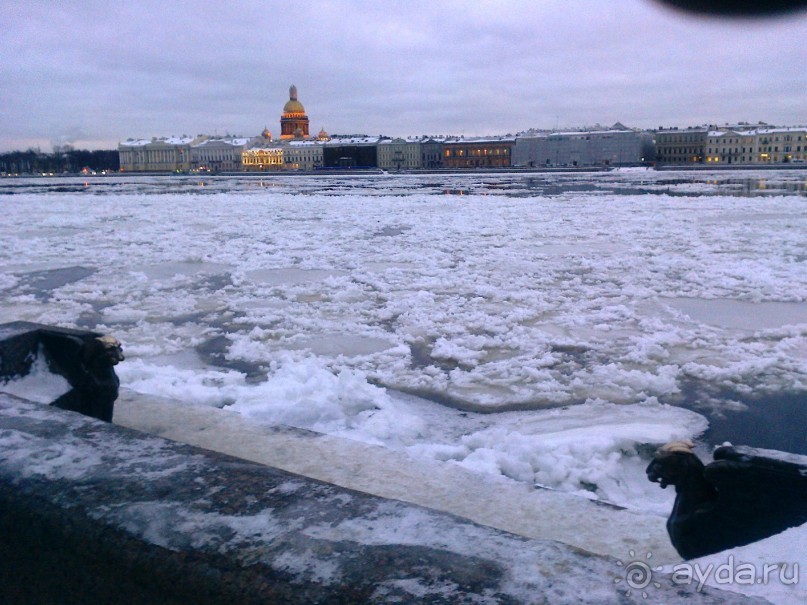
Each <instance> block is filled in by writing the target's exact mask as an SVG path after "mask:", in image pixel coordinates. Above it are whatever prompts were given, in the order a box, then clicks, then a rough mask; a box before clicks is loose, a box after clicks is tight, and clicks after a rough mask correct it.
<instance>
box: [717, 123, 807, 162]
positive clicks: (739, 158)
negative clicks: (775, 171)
mask: <svg viewBox="0 0 807 605" xmlns="http://www.w3.org/2000/svg"><path fill="white" fill-rule="evenodd" d="M794 160H795V161H797V162H803V161H806V160H807V129H805V128H801V127H798V128H770V127H766V128H754V129H749V130H739V129H736V130H735V129H727V130H713V131H710V132H709V135H708V138H707V142H706V163H707V164H715V165H718V164H783V163H789V162H792V161H794Z"/></svg>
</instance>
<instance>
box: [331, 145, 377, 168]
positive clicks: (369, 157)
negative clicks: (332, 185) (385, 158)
mask: <svg viewBox="0 0 807 605" xmlns="http://www.w3.org/2000/svg"><path fill="white" fill-rule="evenodd" d="M378 142H379V137H337V138H333V139H331V140H330V141H328V142H327V143H326V144H325V145H324V147H323V150H322V151H323V166H324V167H325V168H377V167H378Z"/></svg>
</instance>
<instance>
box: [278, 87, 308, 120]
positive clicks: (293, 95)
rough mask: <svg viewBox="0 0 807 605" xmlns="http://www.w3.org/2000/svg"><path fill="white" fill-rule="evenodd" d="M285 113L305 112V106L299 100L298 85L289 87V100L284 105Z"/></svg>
mask: <svg viewBox="0 0 807 605" xmlns="http://www.w3.org/2000/svg"><path fill="white" fill-rule="evenodd" d="M283 113H305V107H303V104H302V103H300V101H298V100H297V87H296V86H292V87H291V88H289V100H288V101H286V104H285V105H284V106H283Z"/></svg>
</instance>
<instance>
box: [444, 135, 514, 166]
mask: <svg viewBox="0 0 807 605" xmlns="http://www.w3.org/2000/svg"><path fill="white" fill-rule="evenodd" d="M514 146H515V139H509V138H501V139H498V138H497V139H493V138H491V139H467V140H466V139H460V140H457V139H454V140H452V139H447V140H446V141H445V142H444V143H443V167H444V168H508V167H510V166H511V165H512V162H511V158H512V155H513V147H514Z"/></svg>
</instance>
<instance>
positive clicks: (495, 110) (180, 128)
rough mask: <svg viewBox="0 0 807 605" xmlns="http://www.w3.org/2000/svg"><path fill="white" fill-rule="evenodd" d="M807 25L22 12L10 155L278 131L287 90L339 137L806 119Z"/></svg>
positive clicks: (530, 14)
mask: <svg viewBox="0 0 807 605" xmlns="http://www.w3.org/2000/svg"><path fill="white" fill-rule="evenodd" d="M23 9H24V10H23ZM805 24H807V17H805V16H803V15H799V16H798V17H792V18H789V19H778V20H773V21H770V20H767V21H765V22H747V21H742V22H737V21H730V22H724V21H718V20H714V19H695V18H692V17H689V16H682V15H681V14H679V13H677V12H675V11H668V10H665V9H663V8H660V6H659V5H658V3H656V2H652V1H650V0H620V2H618V3H617V2H612V1H611V0H577V1H576V2H574V3H569V2H565V1H562V0H542V1H541V2H536V1H533V0H529V1H504V0H500V1H494V0H489V1H484V0H480V1H477V2H472V3H471V2H460V1H453V0H447V1H443V2H424V1H421V0H408V1H405V2H404V1H394V0H388V1H386V2H369V1H365V0H358V1H348V0H335V1H328V2H326V1H316V0H313V1H311V2H306V3H298V4H297V5H295V6H294V7H293V8H291V7H289V6H287V5H286V4H281V3H250V2H246V1H234V2H229V3H220V2H213V1H211V0H197V1H196V2H154V1H152V0H144V1H142V2H137V3H128V4H124V5H121V6H120V7H116V9H115V10H109V5H108V4H107V3H102V2H95V1H91V2H78V1H75V0H65V1H64V2H60V3H58V4H56V5H54V4H50V3H47V4H45V3H29V4H25V5H24V6H23V5H16V6H12V7H11V9H10V10H6V11H4V12H2V13H0V27H2V30H3V31H4V32H10V33H7V34H5V35H4V36H3V37H2V38H0V54H1V55H2V56H3V57H11V58H13V60H9V61H4V62H3V64H2V65H0V78H2V80H3V82H4V86H3V88H2V89H1V90H0V107H2V109H0V148H9V147H10V146H11V145H12V144H14V145H16V144H18V143H19V141H24V140H31V141H33V140H42V139H43V138H44V139H45V140H48V139H50V138H52V137H54V136H57V135H58V134H60V133H64V132H68V129H73V130H75V131H77V132H81V133H82V136H83V137H85V138H86V140H94V141H99V140H100V141H106V145H107V146H114V145H115V144H116V143H117V141H118V140H121V139H125V138H127V137H129V136H151V135H164V134H181V133H193V134H195V133H200V132H212V131H214V130H218V131H219V132H223V131H229V132H238V133H241V134H257V133H258V132H260V130H261V129H262V128H263V127H264V126H269V128H270V130H274V131H277V130H278V125H277V122H278V120H279V116H280V111H281V108H282V106H283V104H284V103H285V101H286V100H287V91H288V86H289V85H290V84H296V85H297V87H298V89H299V91H300V100H301V101H302V102H303V104H304V105H305V107H306V109H307V111H308V114H309V117H310V118H311V120H312V124H314V125H316V128H317V129H318V128H319V127H321V126H324V127H325V128H326V129H327V130H328V131H329V132H366V133H368V134H379V133H385V134H390V135H406V134H422V133H458V134H459V133H464V134H492V133H497V132H499V133H505V132H515V131H517V130H520V129H523V128H528V127H532V126H535V127H551V126H553V125H554V124H555V123H556V122H560V123H561V124H564V125H569V126H571V125H582V124H587V123H592V122H601V123H609V122H612V121H616V120H621V121H623V122H625V123H627V124H630V125H636V126H644V127H653V126H657V125H660V124H666V125H672V124H681V125H686V124H688V123H691V122H696V123H697V122H701V121H715V120H722V119H723V118H724V117H725V120H731V119H733V116H736V115H739V114H742V115H743V116H744V117H745V118H746V119H749V120H752V121H755V120H758V119H764V120H768V121H771V122H777V123H783V124H791V123H798V122H807V115H805V111H806V110H805V104H804V95H803V92H802V91H803V90H805V89H806V88H805V84H807V81H806V80H807V70H805V69H804V67H805V66H806V65H807V48H806V47H805V45H804V44H803V31H804V25H805ZM77 143H78V144H79V145H80V144H81V142H80V141H77Z"/></svg>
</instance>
